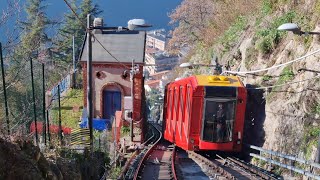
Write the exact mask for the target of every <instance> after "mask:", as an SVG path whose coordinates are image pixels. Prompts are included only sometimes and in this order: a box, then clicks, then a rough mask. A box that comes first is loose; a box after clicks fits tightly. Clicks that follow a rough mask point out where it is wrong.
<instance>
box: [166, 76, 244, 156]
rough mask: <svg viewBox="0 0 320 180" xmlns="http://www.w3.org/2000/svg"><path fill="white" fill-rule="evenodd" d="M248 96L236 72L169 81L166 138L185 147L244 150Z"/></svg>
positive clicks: (189, 148) (186, 148) (187, 148)
mask: <svg viewBox="0 0 320 180" xmlns="http://www.w3.org/2000/svg"><path fill="white" fill-rule="evenodd" d="M246 96H247V91H246V89H245V87H244V86H243V83H242V82H241V81H240V79H239V78H238V77H236V76H205V75H197V76H191V77H188V78H184V79H181V80H178V81H174V82H171V83H169V84H168V85H167V86H166V90H165V99H164V111H163V113H164V114H163V117H164V118H163V128H164V129H163V131H164V133H163V134H164V138H165V139H166V140H168V141H170V142H172V143H175V144H176V145H177V146H179V147H181V148H182V149H184V150H194V151H202V150H218V151H229V152H239V151H241V146H242V137H243V128H244V115H245V107H246Z"/></svg>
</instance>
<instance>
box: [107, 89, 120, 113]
mask: <svg viewBox="0 0 320 180" xmlns="http://www.w3.org/2000/svg"><path fill="white" fill-rule="evenodd" d="M103 94H104V109H103V118H105V119H110V118H111V117H114V116H115V113H116V111H121V92H120V91H103Z"/></svg>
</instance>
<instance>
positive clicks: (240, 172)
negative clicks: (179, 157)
mask: <svg viewBox="0 0 320 180" xmlns="http://www.w3.org/2000/svg"><path fill="white" fill-rule="evenodd" d="M187 153H188V155H189V157H190V158H191V159H192V160H194V161H195V162H197V163H198V164H199V166H200V167H201V168H202V169H203V171H204V172H205V174H206V175H207V176H208V177H210V179H282V178H281V177H279V176H276V175H274V174H273V173H270V172H268V171H266V170H263V169H260V168H258V167H255V166H253V165H251V164H249V163H247V162H244V161H242V160H239V159H237V158H233V157H226V158H222V157H220V156H217V157H219V158H218V159H216V158H215V159H208V158H207V157H205V156H203V155H200V154H198V153H195V152H193V151H188V152H187Z"/></svg>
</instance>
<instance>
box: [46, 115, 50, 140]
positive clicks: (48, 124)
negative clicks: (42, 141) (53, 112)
mask: <svg viewBox="0 0 320 180" xmlns="http://www.w3.org/2000/svg"><path fill="white" fill-rule="evenodd" d="M46 114H47V129H48V140H49V144H50V143H51V137H50V120H49V111H48V110H47V113H46Z"/></svg>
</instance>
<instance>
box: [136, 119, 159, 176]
mask: <svg viewBox="0 0 320 180" xmlns="http://www.w3.org/2000/svg"><path fill="white" fill-rule="evenodd" d="M151 125H152V126H153V127H154V128H155V129H156V130H157V131H158V132H159V138H158V139H157V140H156V141H155V142H154V143H153V144H152V145H151V146H150V147H149V149H148V150H147V151H146V153H145V154H144V155H143V157H142V158H141V160H140V162H139V164H138V167H137V169H136V171H135V174H134V177H133V179H134V180H136V179H137V178H138V174H139V171H140V168H141V166H142V163H143V161H144V160H145V159H146V157H147V156H148V155H149V154H150V153H151V151H152V150H153V148H154V147H155V145H156V144H158V143H159V142H160V140H161V138H162V132H161V131H160V130H158V129H157V128H156V127H155V126H154V125H153V124H151Z"/></svg>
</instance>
